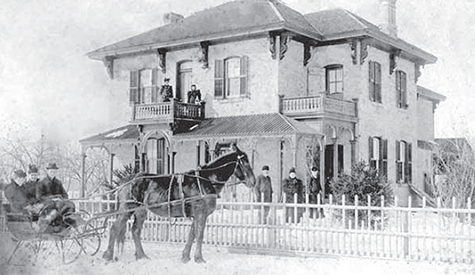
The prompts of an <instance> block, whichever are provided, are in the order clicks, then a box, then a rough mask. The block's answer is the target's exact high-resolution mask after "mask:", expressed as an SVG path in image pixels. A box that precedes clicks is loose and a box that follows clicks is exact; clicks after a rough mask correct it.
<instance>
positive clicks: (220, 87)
mask: <svg viewBox="0 0 475 275" xmlns="http://www.w3.org/2000/svg"><path fill="white" fill-rule="evenodd" d="M223 92H224V60H222V59H220V60H216V61H215V62H214V96H215V97H223Z"/></svg>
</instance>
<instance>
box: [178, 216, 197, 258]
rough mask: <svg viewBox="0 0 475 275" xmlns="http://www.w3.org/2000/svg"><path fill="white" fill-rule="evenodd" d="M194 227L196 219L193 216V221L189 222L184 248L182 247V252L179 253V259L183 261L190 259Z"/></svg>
mask: <svg viewBox="0 0 475 275" xmlns="http://www.w3.org/2000/svg"><path fill="white" fill-rule="evenodd" d="M195 227H196V219H195V218H193V221H192V222H191V228H190V233H189V234H188V240H187V241H186V245H185V249H183V253H182V254H181V261H182V262H183V263H187V262H188V261H190V251H191V247H192V246H193V241H194V240H195V230H196V229H195Z"/></svg>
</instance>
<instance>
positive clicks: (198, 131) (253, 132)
mask: <svg viewBox="0 0 475 275" xmlns="http://www.w3.org/2000/svg"><path fill="white" fill-rule="evenodd" d="M295 134H308V135H321V134H319V132H318V130H316V129H314V128H312V127H311V126H309V125H307V124H306V123H303V122H299V121H297V120H295V119H292V118H289V117H286V116H284V115H282V114H279V113H271V114H256V115H242V116H227V117H216V118H208V119H206V120H203V121H202V122H201V123H199V124H197V125H195V126H193V127H191V128H190V130H189V131H188V132H185V133H180V134H177V135H175V137H176V138H178V139H194V138H203V137H229V138H232V137H242V136H246V137H248V136H259V137H265V136H279V135H295Z"/></svg>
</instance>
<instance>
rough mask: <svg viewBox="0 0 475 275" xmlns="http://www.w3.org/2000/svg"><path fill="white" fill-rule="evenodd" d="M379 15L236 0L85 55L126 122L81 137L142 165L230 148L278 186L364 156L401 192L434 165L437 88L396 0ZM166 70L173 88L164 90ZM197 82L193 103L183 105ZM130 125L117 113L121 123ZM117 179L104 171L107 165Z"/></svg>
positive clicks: (151, 167)
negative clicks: (400, 28) (426, 83)
mask: <svg viewBox="0 0 475 275" xmlns="http://www.w3.org/2000/svg"><path fill="white" fill-rule="evenodd" d="M380 2H381V5H382V7H383V9H382V10H383V14H382V18H384V21H383V22H382V23H381V24H380V25H379V26H376V25H374V24H372V23H370V22H368V21H367V20H365V19H363V18H361V17H359V16H357V15H356V14H353V13H351V12H349V11H346V10H343V9H333V10H323V11H319V12H313V13H309V14H301V13H299V12H297V11H295V10H293V9H292V8H291V7H289V6H287V5H286V4H285V3H283V2H281V1H279V0H246V1H233V2H228V3H225V4H223V5H220V6H217V7H214V8H210V9H207V10H204V11H201V12H197V13H195V14H193V15H191V16H189V17H186V18H184V17H183V16H180V15H178V14H174V13H169V14H167V15H166V18H167V20H168V23H167V24H165V25H163V26H161V27H158V28H155V29H152V30H150V31H148V32H146V33H142V34H139V35H137V36H134V37H131V38H128V39H125V40H123V41H119V42H117V43H114V44H111V45H108V46H105V47H103V48H100V49H97V50H94V51H92V52H90V53H88V56H89V57H90V58H92V59H94V60H98V61H102V62H103V63H104V65H105V67H106V70H107V72H108V74H109V76H110V77H111V78H112V79H113V82H114V87H116V91H114V92H116V93H117V95H118V96H123V97H124V98H125V96H126V95H127V94H128V96H127V98H128V99H129V103H130V111H131V112H130V113H131V116H130V121H129V122H128V124H127V125H125V126H123V127H121V128H118V129H113V130H110V131H106V132H104V133H101V134H98V135H95V136H92V137H89V138H85V139H83V140H81V141H80V142H81V143H82V144H83V147H84V151H86V150H88V148H92V147H103V148H106V149H107V150H108V152H109V153H110V155H111V170H112V169H113V168H120V167H115V166H114V159H120V162H121V163H134V165H136V166H137V167H138V168H139V169H140V170H141V171H148V172H152V173H158V174H162V173H173V172H182V171H187V170H189V169H194V168H196V167H197V166H198V165H201V164H203V163H206V162H208V161H210V160H212V159H213V158H215V157H217V156H219V155H220V154H222V153H223V152H226V150H228V149H229V146H230V144H232V143H236V144H237V146H238V147H239V148H240V149H241V150H243V151H245V152H247V153H248V155H249V157H250V159H251V161H252V164H253V165H254V167H255V169H256V173H259V171H260V167H262V165H269V166H270V167H271V169H270V176H271V178H272V180H273V187H274V190H275V192H276V193H280V192H281V184H280V183H281V180H282V179H283V178H284V177H286V176H287V173H288V170H289V169H290V168H291V167H295V168H296V170H297V175H298V177H300V178H302V179H304V181H305V178H306V177H307V176H308V174H309V171H310V168H311V167H312V166H317V167H320V171H321V174H322V176H321V184H322V186H324V185H325V182H327V181H328V180H330V179H331V178H332V177H334V176H336V175H337V174H338V173H339V172H341V171H349V170H350V169H351V166H352V164H353V163H355V162H356V161H359V160H365V161H366V162H367V163H369V164H370V165H371V166H373V167H375V168H377V169H379V170H380V171H381V172H382V173H384V174H385V175H387V178H388V180H389V181H390V182H392V183H393V184H394V187H395V190H396V193H397V194H398V195H400V196H401V197H404V196H407V195H408V194H409V190H410V188H409V187H410V186H414V187H415V188H417V187H418V186H419V185H421V184H423V183H422V179H423V177H424V174H429V175H430V176H431V175H432V163H431V148H432V144H433V140H434V136H433V135H434V129H433V128H434V115H433V113H434V110H435V106H436V105H437V104H438V103H439V102H440V101H442V100H444V97H443V96H442V95H440V94H437V93H436V92H434V91H431V90H428V89H426V88H423V87H420V86H418V85H417V80H418V77H419V76H420V68H421V67H422V66H425V65H428V64H432V63H434V62H435V61H436V57H435V56H433V55H432V54H430V53H428V52H426V51H424V50H422V49H420V48H418V47H416V46H414V45H411V44H409V43H407V42H405V41H403V40H401V39H400V38H398V37H397V27H396V24H395V2H396V1H395V0H380ZM165 78H169V79H170V83H171V85H172V87H173V99H171V101H167V102H163V101H162V97H161V96H160V87H161V85H162V84H163V81H164V79H165ZM191 84H195V85H196V86H197V87H198V89H200V91H201V94H202V100H203V103H202V104H194V103H187V92H188V91H189V89H190V85H191ZM125 123H126V122H124V124H125ZM111 177H112V175H111Z"/></svg>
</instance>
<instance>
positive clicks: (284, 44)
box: [279, 33, 292, 60]
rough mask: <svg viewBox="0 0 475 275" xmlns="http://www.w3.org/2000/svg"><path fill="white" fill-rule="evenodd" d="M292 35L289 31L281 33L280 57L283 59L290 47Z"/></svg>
mask: <svg viewBox="0 0 475 275" xmlns="http://www.w3.org/2000/svg"><path fill="white" fill-rule="evenodd" d="M291 38H292V35H291V34H289V33H283V34H281V35H280V53H279V59H280V60H282V59H284V57H285V53H286V52H287V50H288V49H289V43H290V39H291Z"/></svg>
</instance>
